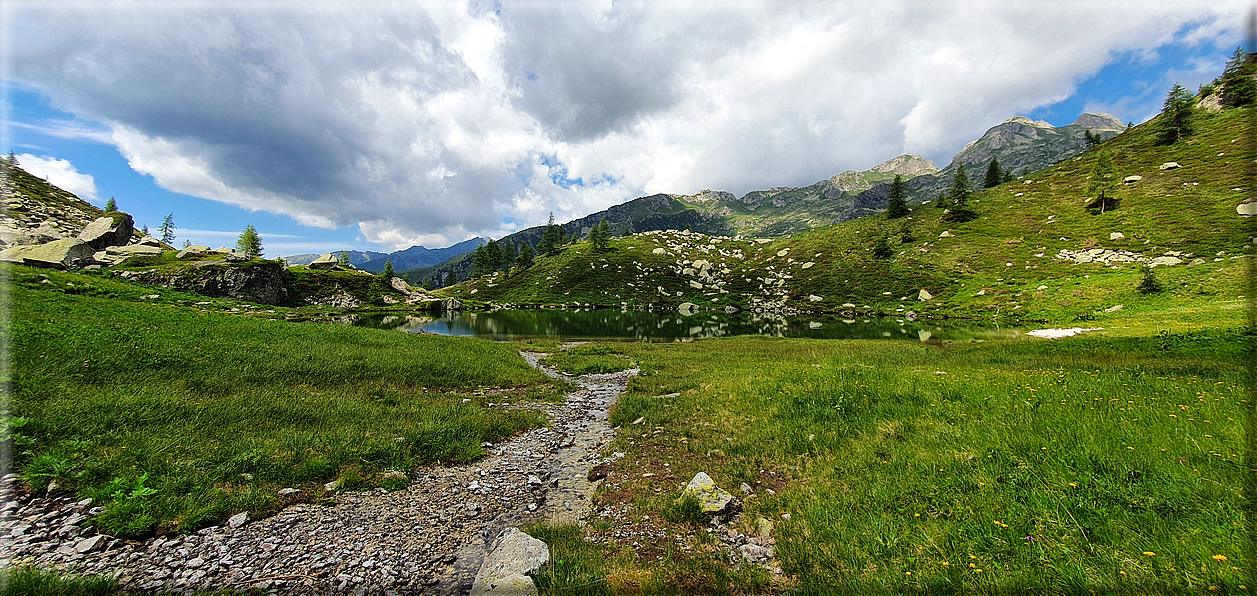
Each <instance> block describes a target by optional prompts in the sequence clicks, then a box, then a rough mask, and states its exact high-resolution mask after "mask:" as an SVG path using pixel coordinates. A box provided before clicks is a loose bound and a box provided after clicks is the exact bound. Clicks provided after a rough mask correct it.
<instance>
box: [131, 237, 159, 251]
mask: <svg viewBox="0 0 1257 596" xmlns="http://www.w3.org/2000/svg"><path fill="white" fill-rule="evenodd" d="M137 244H139V245H140V246H156V247H157V248H161V245H162V244H161V240H158V239H156V238H154V237H152V236H145V237H143V238H140V241H139V242H138V243H137Z"/></svg>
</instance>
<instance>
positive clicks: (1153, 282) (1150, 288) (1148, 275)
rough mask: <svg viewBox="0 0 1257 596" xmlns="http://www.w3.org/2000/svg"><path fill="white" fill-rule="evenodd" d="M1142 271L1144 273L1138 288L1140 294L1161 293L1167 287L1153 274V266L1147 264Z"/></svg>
mask: <svg viewBox="0 0 1257 596" xmlns="http://www.w3.org/2000/svg"><path fill="white" fill-rule="evenodd" d="M1141 272H1142V273H1143V279H1142V280H1141V281H1140V282H1139V288H1138V289H1139V293H1140V294H1160V293H1161V291H1162V290H1164V289H1165V288H1164V287H1163V286H1162V285H1161V282H1159V281H1157V278H1156V276H1154V275H1153V274H1152V267H1148V266H1146V265H1145V266H1144V268H1143V269H1142V270H1141Z"/></svg>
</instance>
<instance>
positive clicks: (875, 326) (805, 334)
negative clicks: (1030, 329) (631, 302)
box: [340, 308, 1024, 342]
mask: <svg viewBox="0 0 1257 596" xmlns="http://www.w3.org/2000/svg"><path fill="white" fill-rule="evenodd" d="M340 321H341V322H345V323H348V324H351V325H355V326H360V327H372V328H377V329H393V330H397V331H404V332H407V333H431V334H437V335H454V336H463V337H480V338H484V339H490V340H499V341H506V340H515V339H527V338H552V339H565V340H601V341H651V342H681V341H691V340H695V339H707V338H717V337H732V336H738V335H764V336H770V337H801V338H812V339H882V340H898V341H917V342H929V341H973V340H986V339H1000V338H1015V337H1020V336H1021V335H1022V334H1023V333H1024V329H1021V328H1017V327H1008V326H1000V325H996V324H994V323H990V322H985V321H973V320H962V319H921V320H916V321H913V320H910V319H908V318H905V317H889V316H881V317H878V316H863V317H855V318H851V317H844V316H842V315H830V314H817V315H782V314H773V313H755V312H748V311H743V312H737V313H731V314H730V313H725V312H723V311H696V312H690V313H684V312H680V311H676V310H660V311H647V310H621V309H589V308H578V309H498V310H490V311H462V312H449V313H443V314H431V315H415V314H400V313H399V314H371V315H354V316H352V317H348V318H342V319H340Z"/></svg>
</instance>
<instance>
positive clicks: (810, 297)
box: [807, 294, 824, 302]
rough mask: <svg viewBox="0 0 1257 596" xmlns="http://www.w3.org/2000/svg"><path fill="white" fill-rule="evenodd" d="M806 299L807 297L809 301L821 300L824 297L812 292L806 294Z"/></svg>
mask: <svg viewBox="0 0 1257 596" xmlns="http://www.w3.org/2000/svg"><path fill="white" fill-rule="evenodd" d="M807 299H808V300H809V301H811V302H820V301H821V300H824V298H823V297H821V296H817V295H815V294H812V295H810V296H808V297H807Z"/></svg>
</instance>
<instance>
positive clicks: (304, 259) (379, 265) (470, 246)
mask: <svg viewBox="0 0 1257 596" xmlns="http://www.w3.org/2000/svg"><path fill="white" fill-rule="evenodd" d="M484 242H486V240H485V239H484V238H479V237H477V238H472V239H471V240H464V241H462V242H459V243H458V244H455V245H453V246H447V247H445V248H426V247H423V246H412V247H410V248H407V249H405V250H399V251H397V252H392V253H383V252H374V251H361V250H346V251H333V252H334V253H339V252H344V253H347V254H348V256H349V264H350V265H353V266H354V267H357V268H359V269H362V270H364V271H376V272H379V271H384V264H385V263H387V262H389V261H392V263H393V270H395V271H406V270H408V269H418V268H421V267H431V266H432V265H436V264H437V263H440V262H442V261H444V260H446V259H449V258H450V257H454V256H457V255H461V254H463V253H467V252H470V251H473V250H475V249H476V247H477V246H479V245H480V244H482V243H484ZM319 256H320V255H317V254H309V253H307V254H300V255H292V256H289V257H284V260H286V261H288V262H289V263H291V264H293V265H309V264H310V263H311V262H312V261H314V260H315V259H317V258H319Z"/></svg>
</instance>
